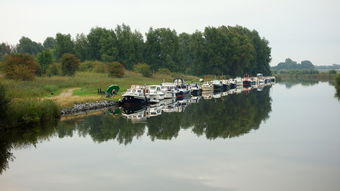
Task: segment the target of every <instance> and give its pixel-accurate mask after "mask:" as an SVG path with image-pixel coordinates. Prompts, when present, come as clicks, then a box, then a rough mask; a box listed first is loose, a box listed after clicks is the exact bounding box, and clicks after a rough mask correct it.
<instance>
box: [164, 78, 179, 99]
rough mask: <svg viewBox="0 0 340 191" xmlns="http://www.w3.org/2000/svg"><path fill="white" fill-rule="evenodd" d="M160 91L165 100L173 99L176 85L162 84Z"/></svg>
mask: <svg viewBox="0 0 340 191" xmlns="http://www.w3.org/2000/svg"><path fill="white" fill-rule="evenodd" d="M161 91H162V92H163V93H164V94H165V95H164V98H165V99H171V98H174V97H175V96H176V95H175V93H176V85H175V84H174V83H169V82H164V83H162V84H161Z"/></svg>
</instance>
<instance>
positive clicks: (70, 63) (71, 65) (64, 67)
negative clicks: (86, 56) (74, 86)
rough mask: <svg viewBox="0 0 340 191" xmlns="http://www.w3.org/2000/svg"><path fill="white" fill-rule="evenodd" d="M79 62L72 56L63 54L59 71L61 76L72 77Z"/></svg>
mask: <svg viewBox="0 0 340 191" xmlns="http://www.w3.org/2000/svg"><path fill="white" fill-rule="evenodd" d="M79 63H80V60H79V59H78V58H77V57H76V56H75V55H73V54H69V53H66V54H63V56H62V58H61V71H62V73H63V75H66V76H73V75H74V74H75V73H76V71H77V70H78V68H79Z"/></svg>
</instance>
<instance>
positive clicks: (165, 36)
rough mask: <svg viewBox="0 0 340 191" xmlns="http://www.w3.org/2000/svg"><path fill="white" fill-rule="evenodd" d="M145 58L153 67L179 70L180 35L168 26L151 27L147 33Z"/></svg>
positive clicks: (155, 68)
mask: <svg viewBox="0 0 340 191" xmlns="http://www.w3.org/2000/svg"><path fill="white" fill-rule="evenodd" d="M146 38H147V39H146V44H145V60H146V63H147V64H149V65H150V66H151V67H152V69H154V70H157V69H159V68H168V69H170V70H172V71H179V66H178V47H179V45H178V36H177V33H176V31H174V30H170V29H168V28H159V29H155V30H154V29H152V28H150V29H149V32H148V33H147V34H146Z"/></svg>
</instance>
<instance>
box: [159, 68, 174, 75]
mask: <svg viewBox="0 0 340 191" xmlns="http://www.w3.org/2000/svg"><path fill="white" fill-rule="evenodd" d="M158 73H160V74H166V75H171V71H170V70H169V69H167V68H160V69H158Z"/></svg>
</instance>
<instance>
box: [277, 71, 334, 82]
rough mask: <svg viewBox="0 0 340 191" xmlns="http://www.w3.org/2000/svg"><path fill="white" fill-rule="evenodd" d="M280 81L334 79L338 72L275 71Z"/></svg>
mask: <svg viewBox="0 0 340 191" xmlns="http://www.w3.org/2000/svg"><path fill="white" fill-rule="evenodd" d="M273 75H274V76H275V77H276V78H277V80H278V81H280V80H291V79H295V80H300V81H305V80H317V81H334V79H335V77H336V74H330V73H326V72H320V73H314V74H308V73H293V72H292V73H274V74H273Z"/></svg>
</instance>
